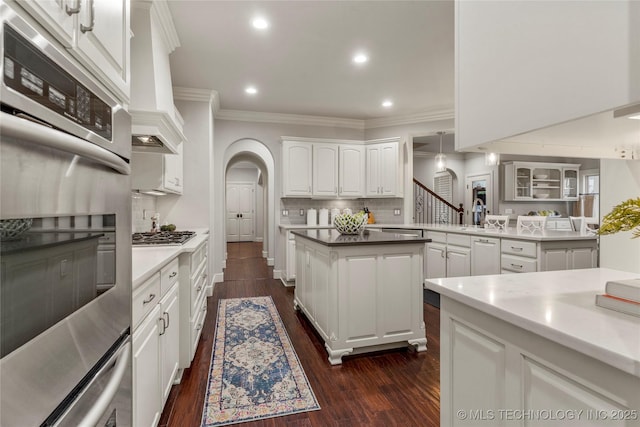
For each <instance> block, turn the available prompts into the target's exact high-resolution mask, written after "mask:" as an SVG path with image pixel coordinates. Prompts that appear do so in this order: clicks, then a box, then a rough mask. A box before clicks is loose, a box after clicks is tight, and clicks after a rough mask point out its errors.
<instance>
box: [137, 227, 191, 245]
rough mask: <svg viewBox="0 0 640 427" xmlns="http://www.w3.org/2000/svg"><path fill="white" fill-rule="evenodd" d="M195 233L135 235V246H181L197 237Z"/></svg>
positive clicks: (173, 232)
mask: <svg viewBox="0 0 640 427" xmlns="http://www.w3.org/2000/svg"><path fill="white" fill-rule="evenodd" d="M195 235H196V233H195V231H160V232H158V233H133V235H132V236H131V238H132V242H131V243H133V244H134V245H172V246H179V245H182V244H183V243H185V242H186V241H187V240H189V239H191V238H192V237H193V236H195Z"/></svg>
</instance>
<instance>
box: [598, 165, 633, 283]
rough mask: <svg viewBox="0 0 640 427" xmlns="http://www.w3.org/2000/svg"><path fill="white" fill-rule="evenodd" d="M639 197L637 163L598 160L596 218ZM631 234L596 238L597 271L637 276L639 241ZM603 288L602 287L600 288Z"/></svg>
mask: <svg viewBox="0 0 640 427" xmlns="http://www.w3.org/2000/svg"><path fill="white" fill-rule="evenodd" d="M637 197H640V161H633V160H602V161H601V163H600V214H601V219H602V216H604V215H606V214H607V213H609V212H611V209H612V208H613V207H614V206H615V205H618V204H620V203H622V202H624V201H625V200H628V199H631V198H637ZM631 236H632V235H631V232H620V233H616V234H612V235H609V236H601V237H600V267H606V268H613V269H616V270H624V271H631V272H634V273H640V239H638V238H636V239H632V238H631ZM603 286H604V284H603Z"/></svg>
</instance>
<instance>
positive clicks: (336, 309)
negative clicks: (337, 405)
mask: <svg viewBox="0 0 640 427" xmlns="http://www.w3.org/2000/svg"><path fill="white" fill-rule="evenodd" d="M293 234H294V236H295V242H296V271H297V273H298V274H297V278H296V288H295V296H294V307H295V308H296V309H297V310H301V311H302V312H303V313H304V314H305V315H306V316H307V318H308V319H309V321H310V322H311V324H312V325H313V326H314V328H315V329H316V331H317V332H318V333H319V334H320V336H321V337H322V339H323V340H324V342H325V347H326V349H327V352H328V354H329V362H330V363H331V364H332V365H336V364H340V363H342V357H343V356H345V355H348V354H358V353H364V352H369V351H376V350H385V349H389V348H397V347H403V346H406V345H407V344H408V345H411V346H414V347H415V349H416V350H417V351H425V350H426V344H427V339H426V334H425V325H424V315H423V305H422V304H423V303H422V290H423V272H422V266H423V254H424V245H425V243H426V242H427V241H428V240H427V239H425V238H422V237H417V236H405V235H400V234H394V233H382V232H375V231H372V232H366V233H363V234H357V235H341V234H340V233H338V232H337V231H336V230H328V229H324V230H322V229H315V230H296V231H293Z"/></svg>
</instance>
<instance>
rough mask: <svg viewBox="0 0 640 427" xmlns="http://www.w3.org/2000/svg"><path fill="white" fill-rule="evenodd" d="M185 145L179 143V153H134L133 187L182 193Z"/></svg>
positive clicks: (135, 188)
mask: <svg viewBox="0 0 640 427" xmlns="http://www.w3.org/2000/svg"><path fill="white" fill-rule="evenodd" d="M183 146H184V143H182V144H180V145H178V147H177V149H178V154H157V153H132V155H131V188H132V189H133V190H140V191H161V192H163V193H173V194H182V191H183V186H184V182H183V172H184V169H183V155H182V150H183Z"/></svg>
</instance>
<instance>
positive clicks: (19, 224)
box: [0, 218, 33, 240]
mask: <svg viewBox="0 0 640 427" xmlns="http://www.w3.org/2000/svg"><path fill="white" fill-rule="evenodd" d="M32 223H33V218H18V219H2V220H0V240H13V239H17V238H18V237H20V235H21V234H22V233H24V232H25V231H27V230H28V229H30V228H31V224H32Z"/></svg>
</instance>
